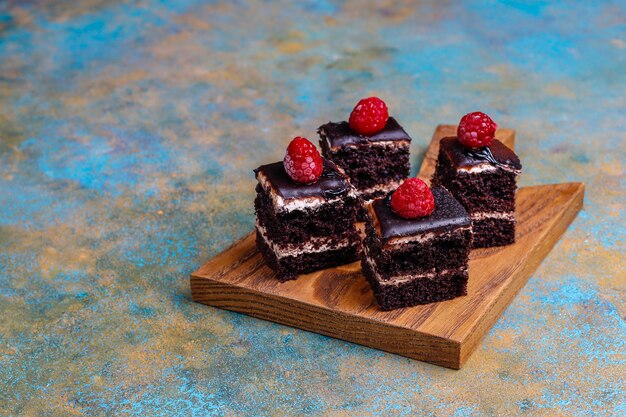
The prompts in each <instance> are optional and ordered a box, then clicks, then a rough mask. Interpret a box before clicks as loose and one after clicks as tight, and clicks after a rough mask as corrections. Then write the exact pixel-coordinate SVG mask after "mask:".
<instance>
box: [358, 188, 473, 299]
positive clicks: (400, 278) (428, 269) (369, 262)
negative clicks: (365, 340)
mask: <svg viewBox="0 0 626 417" xmlns="http://www.w3.org/2000/svg"><path fill="white" fill-rule="evenodd" d="M432 194H433V197H434V201H435V209H434V211H433V212H432V213H431V214H430V215H429V216H426V217H421V218H416V219H406V218H403V217H400V216H399V215H398V214H396V213H395V212H394V211H393V210H392V208H391V204H390V202H391V195H389V196H387V197H385V198H383V199H376V200H374V201H373V202H372V203H371V204H368V205H367V209H368V212H369V219H368V222H367V225H366V238H365V241H364V244H363V253H362V255H361V266H362V270H363V275H364V276H365V278H367V280H368V281H369V283H370V285H371V286H372V289H373V290H374V295H375V297H376V300H377V301H378V304H379V305H380V307H381V308H382V309H383V310H392V309H396V308H400V307H408V306H412V305H417V304H427V303H432V302H435V301H443V300H449V299H452V298H455V297H458V296H461V295H465V294H466V287H467V279H468V274H467V262H468V257H469V251H470V245H471V240H472V231H471V227H470V217H469V214H468V213H467V211H466V210H465V209H464V208H463V206H462V205H461V204H460V203H459V202H458V201H456V200H455V199H454V197H453V196H452V194H450V193H449V192H448V191H447V190H446V189H444V188H442V187H438V188H433V189H432Z"/></svg>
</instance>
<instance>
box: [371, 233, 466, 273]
mask: <svg viewBox="0 0 626 417" xmlns="http://www.w3.org/2000/svg"><path fill="white" fill-rule="evenodd" d="M366 228H367V234H366V236H367V237H366V238H365V242H364V246H365V247H367V250H368V256H369V257H371V258H372V259H376V266H377V268H378V271H379V273H380V274H381V275H382V276H383V279H384V277H385V276H394V275H403V274H421V273H427V272H431V271H433V270H434V271H437V272H440V271H444V270H448V269H456V268H461V267H465V266H466V265H467V259H468V256H469V251H470V246H471V242H472V231H471V229H470V228H469V227H465V228H459V229H457V230H453V231H451V232H447V233H442V234H439V235H436V236H434V237H433V238H432V239H429V240H427V241H426V242H407V243H405V244H402V245H394V246H393V248H384V247H383V244H382V242H381V240H380V239H377V238H376V233H375V231H374V230H373V227H372V225H371V224H367V225H366Z"/></svg>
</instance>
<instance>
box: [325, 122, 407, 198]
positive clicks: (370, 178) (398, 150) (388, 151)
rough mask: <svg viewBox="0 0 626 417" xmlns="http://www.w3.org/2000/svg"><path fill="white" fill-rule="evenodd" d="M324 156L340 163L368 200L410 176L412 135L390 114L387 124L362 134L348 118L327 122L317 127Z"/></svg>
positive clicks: (391, 188)
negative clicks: (342, 120)
mask: <svg viewBox="0 0 626 417" xmlns="http://www.w3.org/2000/svg"><path fill="white" fill-rule="evenodd" d="M318 133H319V136H320V147H321V149H322V154H323V155H324V157H326V158H328V159H330V160H332V161H333V162H335V163H336V164H337V165H339V166H340V167H341V168H343V170H344V171H345V172H346V174H348V176H349V177H350V182H352V184H353V185H354V186H355V188H356V189H357V191H358V193H359V195H360V196H361V197H362V198H363V199H364V200H365V201H368V200H371V199H373V198H376V197H380V196H384V195H386V194H387V193H388V192H389V191H392V190H395V189H396V188H397V187H398V186H399V185H400V183H402V180H404V179H405V178H407V177H408V176H409V171H410V161H409V146H410V144H411V137H410V136H409V135H408V134H407V133H406V132H405V131H404V129H403V128H402V127H401V126H400V124H398V122H397V121H396V119H394V118H393V117H389V119H388V120H387V124H386V125H385V127H384V128H383V129H382V130H381V131H379V132H377V133H374V134H372V135H369V136H366V135H360V134H358V133H356V132H355V131H353V130H352V129H351V128H350V125H349V124H348V122H345V121H344V122H339V123H333V122H328V123H326V124H325V125H322V126H320V127H319V129H318Z"/></svg>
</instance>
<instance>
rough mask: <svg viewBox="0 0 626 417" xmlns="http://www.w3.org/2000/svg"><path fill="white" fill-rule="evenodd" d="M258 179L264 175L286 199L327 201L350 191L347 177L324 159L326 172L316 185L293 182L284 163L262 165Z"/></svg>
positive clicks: (257, 171) (258, 170)
mask: <svg viewBox="0 0 626 417" xmlns="http://www.w3.org/2000/svg"><path fill="white" fill-rule="evenodd" d="M254 173H255V175H256V176H257V178H258V175H259V173H263V175H265V177H266V178H267V180H268V181H269V183H270V184H271V185H272V187H273V188H274V190H276V192H277V193H278V194H279V195H280V196H281V197H283V198H284V199H296V198H306V197H323V198H326V199H331V198H335V197H338V196H342V195H345V194H346V193H347V192H348V189H349V187H350V186H349V183H348V180H347V177H346V176H345V175H343V174H342V173H340V172H339V171H338V170H337V166H336V165H335V164H334V163H333V162H331V161H329V160H327V159H324V170H323V171H322V175H321V176H320V178H319V180H318V181H317V182H316V183H314V184H296V183H295V182H293V181H292V180H291V178H290V177H289V175H287V172H285V167H284V166H283V162H282V161H280V162H275V163H273V164H267V165H262V166H260V167H258V168H257V169H255V170H254Z"/></svg>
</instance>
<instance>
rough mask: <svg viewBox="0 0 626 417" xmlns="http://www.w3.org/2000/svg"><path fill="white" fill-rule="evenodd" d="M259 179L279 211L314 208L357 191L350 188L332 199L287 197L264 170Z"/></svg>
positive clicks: (353, 194)
mask: <svg viewBox="0 0 626 417" xmlns="http://www.w3.org/2000/svg"><path fill="white" fill-rule="evenodd" d="M257 180H258V181H259V184H261V187H263V189H264V190H265V191H266V192H267V194H269V196H270V198H271V199H272V202H273V203H274V208H275V209H276V210H277V211H278V210H280V211H287V212H289V211H294V210H304V209H314V208H317V207H319V206H321V205H322V204H332V203H336V202H338V201H341V200H343V199H345V198H346V197H352V198H355V197H356V191H355V189H354V187H351V186H350V188H349V189H348V192H347V194H346V195H344V196H339V197H335V198H332V199H326V198H324V197H302V198H288V199H285V198H283V197H282V196H281V195H279V194H278V193H277V192H276V190H275V189H274V187H272V184H271V183H270V181H269V180H268V179H267V177H266V176H265V175H264V174H263V172H259V174H258V175H257Z"/></svg>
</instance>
